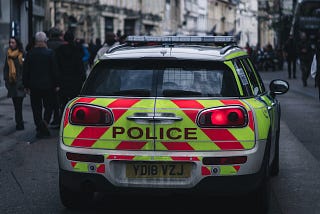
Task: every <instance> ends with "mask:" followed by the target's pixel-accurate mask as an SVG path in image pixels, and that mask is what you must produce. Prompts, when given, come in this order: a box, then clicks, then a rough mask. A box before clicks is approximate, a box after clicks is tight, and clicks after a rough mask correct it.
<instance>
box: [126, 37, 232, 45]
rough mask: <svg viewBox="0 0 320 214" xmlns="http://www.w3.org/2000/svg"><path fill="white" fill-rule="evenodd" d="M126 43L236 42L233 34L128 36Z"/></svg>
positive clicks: (228, 43) (226, 43) (225, 43)
mask: <svg viewBox="0 0 320 214" xmlns="http://www.w3.org/2000/svg"><path fill="white" fill-rule="evenodd" d="M126 42H128V43H162V44H164V43H169V44H170V43H184V44H187V43H197V44H201V43H203V44H209V43H213V44H224V45H230V44H235V43H236V42H237V39H236V37H234V36H128V37H127V39H126Z"/></svg>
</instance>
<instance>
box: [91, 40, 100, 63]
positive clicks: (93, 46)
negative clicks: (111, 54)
mask: <svg viewBox="0 0 320 214" xmlns="http://www.w3.org/2000/svg"><path fill="white" fill-rule="evenodd" d="M101 47H102V44H101V39H100V38H96V41H95V43H93V42H92V43H90V45H89V52H90V59H89V65H90V67H92V66H93V62H94V58H95V57H96V55H97V52H98V51H99V49H100V48H101Z"/></svg>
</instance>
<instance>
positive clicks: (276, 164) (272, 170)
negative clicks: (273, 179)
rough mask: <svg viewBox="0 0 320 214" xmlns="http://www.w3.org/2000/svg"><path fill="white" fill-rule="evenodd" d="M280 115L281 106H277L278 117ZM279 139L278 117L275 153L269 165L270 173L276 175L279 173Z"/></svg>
mask: <svg viewBox="0 0 320 214" xmlns="http://www.w3.org/2000/svg"><path fill="white" fill-rule="evenodd" d="M280 117H281V107H279V118H280ZM279 140H280V119H279V120H278V129H277V132H276V141H275V154H274V159H273V161H272V163H271V166H270V175H271V176H277V175H278V174H279V169H280V161H279V159H280V154H279V149H280V148H279V142H280V141H279Z"/></svg>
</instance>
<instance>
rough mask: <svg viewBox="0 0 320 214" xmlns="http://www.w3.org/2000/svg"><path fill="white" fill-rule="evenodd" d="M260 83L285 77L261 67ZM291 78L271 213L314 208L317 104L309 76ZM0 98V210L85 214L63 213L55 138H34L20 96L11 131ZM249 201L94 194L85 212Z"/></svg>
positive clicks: (230, 207)
mask: <svg viewBox="0 0 320 214" xmlns="http://www.w3.org/2000/svg"><path fill="white" fill-rule="evenodd" d="M261 75H262V78H263V80H264V82H265V86H266V87H268V85H269V82H270V80H272V79H277V78H280V79H285V80H287V72H286V71H275V72H272V71H267V72H266V71H262V72H261ZM300 76H301V74H300V70H299V69H297V79H290V80H288V82H289V84H290V89H289V92H288V93H287V94H284V95H282V96H278V99H279V100H280V103H281V108H282V118H281V133H280V173H279V175H278V176H277V177H273V178H272V179H271V183H272V196H271V202H270V211H269V213H270V214H271V213H272V214H300V213H303V214H313V213H319V211H318V210H319V209H320V181H319V177H320V168H319V161H320V145H319V144H317V143H318V142H319V140H318V139H319V138H320V132H319V131H318V130H317V129H318V128H319V127H320V121H319V120H318V119H317V118H319V117H320V111H319V107H320V102H319V100H318V92H317V89H316V88H315V87H314V82H313V79H311V77H309V79H308V86H307V87H303V86H302V81H301V79H300ZM0 87H2V89H1V93H2V94H1V95H2V98H0V105H1V108H0V213H24V214H29V213H30V214H31V213H88V212H89V211H88V210H78V211H69V210H67V209H65V208H64V207H63V205H62V204H61V202H60V199H59V188H58V162H57V151H56V147H57V142H58V132H59V131H58V130H54V129H51V130H50V131H51V135H52V136H51V137H50V138H48V139H41V140H37V139H36V138H35V127H34V124H33V119H32V112H31V107H30V100H29V97H28V96H27V97H26V99H25V100H24V112H23V113H24V120H25V130H24V131H15V123H14V115H13V114H14V113H13V106H12V102H11V100H10V99H7V98H3V93H4V92H3V91H5V90H4V89H3V86H2V85H1V86H0ZM249 203H250V202H248V201H245V200H240V199H239V198H230V197H229V198H225V197H219V198H205V197H203V198H202V197H201V198H194V197H191V198H190V197H187V198H186V197H183V196H181V195H172V196H171V195H170V197H168V196H161V195H160V196H152V197H136V196H135V195H132V194H131V195H128V196H126V197H120V196H117V197H115V198H110V196H108V195H103V194H100V195H97V198H96V201H95V203H94V205H93V207H92V209H93V210H90V212H89V213H92V212H93V213H106V212H108V213H112V214H118V213H128V212H130V213H173V212H174V213H194V212H197V213H200V212H205V211H207V210H211V211H212V212H213V213H215V211H218V212H216V213H221V211H223V212H224V213H226V212H227V213H229V212H230V213H231V212H238V213H245V211H246V209H245V206H247V205H248V204H249Z"/></svg>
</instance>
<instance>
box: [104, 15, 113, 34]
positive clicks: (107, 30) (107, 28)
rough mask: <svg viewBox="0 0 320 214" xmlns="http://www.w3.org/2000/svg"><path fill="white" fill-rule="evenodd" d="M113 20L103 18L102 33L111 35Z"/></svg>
mask: <svg viewBox="0 0 320 214" xmlns="http://www.w3.org/2000/svg"><path fill="white" fill-rule="evenodd" d="M113 30H114V28H113V18H110V17H105V18H104V31H105V33H110V32H111V33H113Z"/></svg>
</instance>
